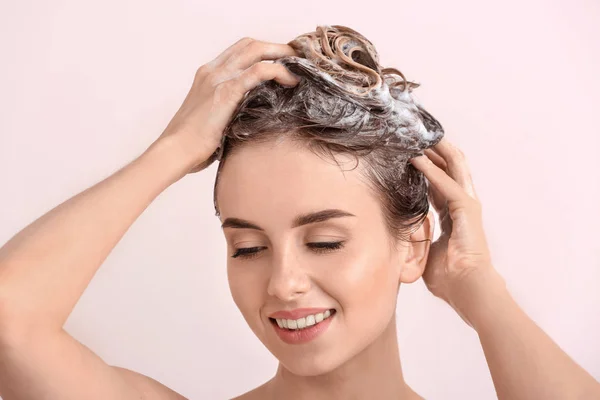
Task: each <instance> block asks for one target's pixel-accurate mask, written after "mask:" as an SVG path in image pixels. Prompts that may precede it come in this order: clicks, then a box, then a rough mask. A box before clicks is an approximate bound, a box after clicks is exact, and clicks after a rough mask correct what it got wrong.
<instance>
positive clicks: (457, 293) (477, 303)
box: [448, 266, 510, 331]
mask: <svg viewBox="0 0 600 400" xmlns="http://www.w3.org/2000/svg"><path fill="white" fill-rule="evenodd" d="M507 299H510V293H509V291H508V289H507V287H506V282H505V281H504V279H503V278H502V276H501V275H500V274H499V273H498V272H497V271H496V270H495V269H494V268H493V267H492V266H490V267H485V268H483V267H482V268H479V269H477V270H475V271H473V272H471V273H470V274H468V275H467V276H465V277H464V278H463V279H461V280H460V281H459V282H457V283H456V284H455V285H454V286H453V289H452V293H451V296H450V298H449V301H448V302H449V303H450V305H451V306H452V307H453V308H454V310H455V311H456V312H457V313H458V314H459V315H460V316H461V318H462V319H463V320H464V321H465V322H466V323H467V324H468V325H470V326H471V327H473V328H474V329H475V330H476V331H479V329H480V327H481V326H483V325H485V324H486V321H487V318H490V317H491V318H493V316H494V314H495V312H496V311H495V307H497V306H498V305H499V304H503V303H505V300H507Z"/></svg>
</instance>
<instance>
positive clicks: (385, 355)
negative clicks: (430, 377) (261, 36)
mask: <svg viewBox="0 0 600 400" xmlns="http://www.w3.org/2000/svg"><path fill="white" fill-rule="evenodd" d="M263 60H265V61H267V60H271V61H273V60H275V61H276V62H260V61H263ZM417 86H418V84H415V83H413V82H408V81H407V80H406V79H405V78H404V76H403V75H402V73H400V71H398V70H396V69H393V68H381V67H380V66H379V63H378V57H377V53H376V51H375V49H374V47H373V45H372V43H371V42H369V41H368V40H367V39H366V38H364V37H363V36H362V35H360V34H359V33H358V32H356V31H353V30H351V29H349V28H346V27H343V26H319V27H317V30H316V31H315V32H311V33H308V34H305V35H301V36H299V37H298V38H296V39H295V40H293V41H292V42H290V43H288V44H276V43H267V42H262V41H258V40H253V39H250V38H243V39H241V40H240V41H238V42H237V43H235V44H233V45H232V46H231V47H229V48H227V49H226V50H225V51H224V52H223V53H222V54H220V55H219V56H218V57H217V58H216V59H214V60H213V61H211V62H209V63H207V64H205V65H203V66H202V67H200V68H199V69H198V71H197V73H196V76H195V79H194V82H193V85H192V88H191V90H190V92H189V94H188V96H187V97H186V99H185V101H184V102H183V104H182V106H181V108H180V109H179V111H178V112H177V113H176V115H175V116H174V118H173V119H172V121H171V122H170V123H169V125H168V126H167V128H166V129H165V130H164V132H163V134H162V135H161V136H160V137H159V138H158V139H157V140H155V141H154V142H153V143H152V144H151V145H150V146H149V147H148V149H147V150H146V151H145V152H144V153H143V154H142V155H140V156H139V157H138V158H137V159H135V160H134V161H133V162H131V163H129V164H127V165H126V166H124V167H123V168H122V169H120V170H119V171H117V172H116V173H115V174H113V175H112V176H110V177H108V178H107V179H105V180H103V181H101V182H99V183H97V184H96V185H94V186H92V187H90V188H88V189H87V190H84V191H83V192H82V193H80V194H78V195H76V196H74V197H73V198H71V199H69V200H67V201H66V202H64V203H63V204H60V205H59V206H57V207H56V208H54V209H53V210H51V211H50V212H48V213H47V214H45V215H43V216H42V217H40V218H39V219H37V220H36V221H34V222H33V223H32V224H30V225H29V226H27V227H26V228H24V229H23V230H22V231H21V232H19V233H17V234H16V235H15V236H14V237H13V238H12V239H11V240H10V241H8V242H7V243H6V244H5V245H4V246H3V247H2V248H1V249H0V395H1V396H2V397H3V398H4V399H5V400H17V399H18V400H25V399H31V400H34V399H35V400H37V399H49V400H50V399H57V400H65V399H77V400H80V399H86V400H87V399H102V400H105V399H183V398H184V397H183V396H181V395H179V394H178V393H176V392H175V391H173V390H171V389H169V388H167V387H165V386H163V385H162V384H160V383H159V382H157V381H155V380H153V379H151V378H149V377H146V376H143V375H141V374H138V373H135V372H133V371H130V370H127V369H123V368H118V367H114V366H110V365H107V364H106V363H105V362H104V361H103V360H102V359H100V358H99V357H98V356H97V355H95V354H94V353H93V352H92V351H90V350H89V349H88V348H87V347H85V346H84V345H82V344H81V343H79V342H78V341H77V340H75V339H74V338H73V337H71V336H70V335H69V334H67V333H66V332H65V331H64V330H63V324H64V323H65V321H66V319H67V317H68V316H69V314H70V312H71V311H72V309H73V307H74V306H75V304H76V302H77V301H78V299H79V298H80V296H81V295H82V293H83V291H84V290H85V288H86V286H87V285H88V284H89V282H90V280H91V279H92V277H93V276H94V274H95V273H96V271H97V269H98V268H99V267H100V265H101V264H102V262H103V261H104V260H105V258H106V257H107V256H108V254H109V253H110V251H111V250H112V249H113V247H114V246H115V245H116V244H117V242H118V241H119V240H120V239H121V237H122V236H123V235H124V234H125V232H126V231H127V230H128V228H129V227H130V226H131V224H132V223H133V222H134V221H135V220H136V218H137V217H138V216H139V215H140V214H141V213H142V212H143V211H144V209H146V207H147V206H148V205H149V204H150V203H151V202H152V201H153V200H154V199H155V198H156V197H157V196H158V195H159V194H160V193H161V192H162V191H163V190H165V189H166V188H168V187H169V186H170V185H172V184H174V183H175V182H177V181H179V180H180V179H182V178H183V177H184V176H186V175H187V174H190V173H195V172H198V171H201V170H203V169H205V168H206V167H207V166H209V165H210V164H211V163H212V162H214V161H215V160H220V163H219V168H218V172H217V179H216V181H215V191H214V195H215V209H216V211H217V215H218V216H219V218H220V220H221V223H222V227H223V232H224V235H225V239H226V241H227V246H228V259H227V260H228V265H227V267H228V278H229V283H230V288H231V293H232V296H233V299H234V301H235V303H236V305H237V306H238V307H239V309H240V311H241V313H242V315H243V316H244V318H245V320H246V321H247V323H248V325H249V326H250V328H251V329H252V330H253V332H254V333H255V334H256V335H257V337H258V338H259V339H260V340H261V341H262V343H263V344H264V345H265V346H266V347H267V348H268V349H269V351H270V352H271V353H272V354H273V355H274V356H275V357H276V358H277V359H278V360H279V367H278V369H277V371H276V373H275V374H274V377H273V378H272V379H271V380H269V381H268V382H266V383H264V384H263V385H261V386H260V387H258V388H256V389H254V390H253V391H251V392H248V393H246V394H243V395H241V396H240V397H238V399H246V400H248V399H282V398H285V399H381V400H384V399H419V398H421V397H420V396H419V395H418V394H417V393H416V392H415V391H413V390H412V389H411V388H410V387H409V386H408V385H407V383H406V382H405V381H404V378H403V374H402V368H401V364H400V357H399V350H398V342H397V337H396V320H395V308H396V299H397V294H398V290H399V286H400V284H401V283H410V282H414V281H415V280H417V279H419V277H421V276H422V277H423V279H424V280H425V283H426V284H427V287H428V288H429V289H430V291H431V292H432V293H433V294H434V295H435V296H438V297H440V298H442V299H443V300H445V301H446V302H447V303H448V304H449V305H450V306H451V307H452V308H453V309H454V310H456V312H457V313H458V314H459V315H460V317H461V318H462V319H463V320H464V321H465V322H466V323H467V324H469V325H470V326H471V327H473V328H474V329H475V330H476V331H477V333H478V335H479V338H480V340H481V345H482V346H483V350H484V353H485V356H486V359H487V362H488V365H489V368H490V371H491V374H492V378H493V381H494V385H495V388H496V391H497V394H498V397H499V398H501V399H511V400H514V399H528V400H529V399H593V398H600V385H599V384H598V383H597V382H596V381H595V380H594V379H593V378H592V377H591V376H590V375H589V374H588V373H587V372H586V371H584V370H583V369H582V368H581V367H580V366H578V365H577V364H576V363H575V362H574V361H573V360H572V359H571V358H569V356H568V355H567V354H565V353H564V352H563V351H562V350H561V349H560V348H559V347H558V346H557V345H556V344H555V343H554V342H553V341H552V340H551V339H550V338H549V337H548V336H547V335H546V334H545V333H544V332H543V331H542V330H541V329H540V328H539V327H538V326H536V324H535V323H534V322H533V321H532V320H531V319H530V318H529V317H528V316H527V315H526V314H525V313H524V312H523V310H521V308H520V307H519V306H518V305H517V304H516V303H515V301H514V300H513V298H512V297H511V296H510V294H509V292H508V291H507V289H506V286H505V284H504V281H503V279H502V278H501V277H500V276H499V274H498V273H497V272H496V270H495V269H494V266H493V260H492V259H491V258H490V252H489V250H488V246H487V243H486V239H485V233H484V230H483V227H482V219H481V205H480V202H479V200H478V198H477V194H476V192H475V189H474V186H473V182H472V180H471V176H470V172H469V167H468V165H467V163H466V160H465V157H464V155H463V154H462V152H461V151H460V150H459V149H457V148H456V147H455V146H453V145H451V144H450V143H449V142H448V141H447V140H446V139H445V138H443V130H442V127H441V125H440V124H439V122H437V121H436V120H435V118H433V117H432V116H431V115H430V114H429V113H428V112H427V111H425V110H424V109H423V107H421V105H420V104H418V103H417V102H416V100H415V99H414V98H413V97H412V96H411V90H412V89H414V88H416V87H417ZM425 178H426V179H425ZM429 201H431V203H432V204H433V206H434V209H435V211H436V212H437V213H438V214H439V216H440V220H441V221H442V222H441V227H442V233H441V235H440V237H439V239H438V240H437V241H436V242H435V243H433V244H432V243H431V240H432V239H433V225H434V219H433V214H432V212H431V211H430V210H429Z"/></svg>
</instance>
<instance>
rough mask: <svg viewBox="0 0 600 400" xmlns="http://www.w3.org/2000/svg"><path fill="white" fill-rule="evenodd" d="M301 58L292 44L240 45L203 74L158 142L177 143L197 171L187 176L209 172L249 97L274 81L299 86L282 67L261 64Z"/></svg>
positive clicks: (246, 40) (254, 42)
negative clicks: (235, 115) (236, 114)
mask: <svg viewBox="0 0 600 400" xmlns="http://www.w3.org/2000/svg"><path fill="white" fill-rule="evenodd" d="M297 55H298V54H297V53H296V52H295V50H294V49H292V48H291V47H290V46H289V45H287V44H278V43H269V42H263V41H260V40H255V39H252V38H248V37H245V38H242V39H240V40H239V41H237V42H236V43H234V44H233V45H231V46H230V47H228V48H227V49H226V50H225V51H223V52H222V53H221V54H220V55H219V56H218V57H217V58H215V59H214V60H212V61H211V62H209V63H207V64H204V65H203V66H201V67H200V68H198V70H197V71H196V75H195V77H194V82H193V84H192V88H191V89H190V91H189V93H188V95H187V96H186V98H185V100H184V101H183V104H182V105H181V107H180V108H179V110H178V111H177V113H176V114H175V116H174V117H173V118H172V119H171V122H169V124H168V125H167V127H166V128H165V130H164V132H163V133H162V134H161V136H160V137H159V138H158V139H157V141H161V140H165V139H167V140H169V141H172V142H171V143H173V141H174V142H175V143H176V144H177V145H178V146H179V147H180V148H181V149H182V150H183V152H182V154H185V157H186V162H189V165H191V166H192V167H191V169H190V170H189V171H188V172H187V173H194V172H198V171H200V170H202V169H204V168H206V167H208V166H209V165H210V164H211V163H212V162H213V161H214V160H215V159H216V155H215V150H216V149H217V148H218V147H219V146H220V144H221V139H222V136H223V131H224V130H225V128H226V126H227V124H228V123H229V121H230V119H231V117H232V114H233V112H234V111H235V109H236V107H237V106H238V104H239V102H240V101H241V100H242V98H243V97H244V95H245V94H246V92H248V91H249V90H250V89H252V88H254V87H255V86H257V85H259V84H260V83H261V82H263V81H267V80H271V79H274V80H275V81H277V82H279V83H280V84H282V85H284V86H290V87H291V86H295V85H296V84H298V82H299V78H298V77H296V75H294V74H292V73H291V72H290V71H288V70H287V68H285V67H284V66H283V65H282V64H277V63H263V62H260V61H262V60H274V59H278V58H281V57H284V56H297Z"/></svg>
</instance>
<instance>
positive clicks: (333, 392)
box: [267, 316, 420, 400]
mask: <svg viewBox="0 0 600 400" xmlns="http://www.w3.org/2000/svg"><path fill="white" fill-rule="evenodd" d="M267 385H268V386H269V392H270V393H271V394H272V397H273V398H277V399H283V398H286V399H290V400H300V399H314V400H319V399H381V400H386V399H394V400H405V399H411V400H412V399H418V398H420V397H419V396H418V395H417V394H416V393H415V392H413V391H412V389H410V388H409V387H408V385H407V384H406V382H405V381H404V376H403V374H402V367H401V365H400V353H399V350H398V337H397V333H396V317H395V316H394V317H393V318H392V320H391V321H390V323H389V324H388V326H387V328H386V329H385V331H384V332H383V333H382V334H381V335H380V336H379V337H378V338H377V339H376V340H375V341H374V342H373V343H371V344H370V345H369V347H367V348H366V349H365V350H363V351H362V352H361V353H359V354H358V355H356V356H355V357H354V358H352V359H350V360H348V361H347V362H346V363H345V364H343V365H341V366H339V367H338V368H337V369H335V370H333V371H331V372H328V373H327V374H323V375H318V376H298V375H294V374H293V373H291V372H290V371H288V370H287V369H285V367H283V366H282V365H281V364H279V367H278V369H277V373H276V374H275V377H273V379H271V381H270V382H268V384H267Z"/></svg>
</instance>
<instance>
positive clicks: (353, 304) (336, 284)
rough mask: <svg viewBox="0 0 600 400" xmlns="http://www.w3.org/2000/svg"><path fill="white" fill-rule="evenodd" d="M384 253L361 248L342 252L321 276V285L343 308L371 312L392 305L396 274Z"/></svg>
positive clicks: (395, 292)
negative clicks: (324, 274) (323, 283)
mask: <svg viewBox="0 0 600 400" xmlns="http://www.w3.org/2000/svg"><path fill="white" fill-rule="evenodd" d="M372 248H375V249H376V247H375V246H372ZM386 254H387V253H385V252H382V251H381V250H377V251H374V250H373V251H369V250H366V249H364V248H363V249H360V250H357V251H353V252H349V253H346V254H344V255H343V256H342V257H340V259H338V260H336V262H335V264H334V265H332V266H331V268H329V269H328V272H327V274H326V276H324V277H323V282H327V285H324V289H325V290H327V291H329V294H330V295H331V296H332V297H334V298H335V299H336V300H337V301H338V302H339V303H340V304H341V306H342V308H343V309H345V310H348V309H349V308H352V309H355V310H358V309H360V310H364V312H365V313H367V312H373V307H377V308H378V309H381V307H382V306H384V305H386V304H387V303H391V305H393V304H394V299H395V296H396V295H397V287H398V277H396V276H395V274H396V272H395V270H394V268H393V266H392V265H390V260H389V258H387V257H386ZM384 308H385V307H384Z"/></svg>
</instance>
